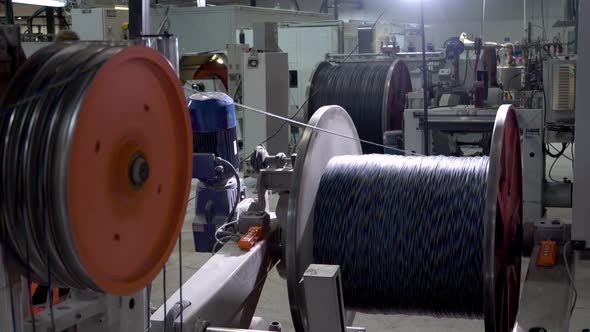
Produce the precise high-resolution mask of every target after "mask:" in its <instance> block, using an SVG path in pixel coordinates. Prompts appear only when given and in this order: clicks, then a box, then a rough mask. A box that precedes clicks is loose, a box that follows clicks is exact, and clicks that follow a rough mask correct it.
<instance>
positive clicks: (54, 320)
mask: <svg viewBox="0 0 590 332" xmlns="http://www.w3.org/2000/svg"><path fill="white" fill-rule="evenodd" d="M3 250H4V249H1V248H0V257H2V263H1V264H0V331H14V332H32V331H53V330H56V331H65V330H68V329H70V328H72V327H77V328H78V330H79V331H84V332H102V331H111V332H117V331H118V332H128V331H130V332H143V331H145V329H146V328H147V311H146V308H147V305H146V299H147V298H146V296H145V294H146V293H145V290H141V291H139V292H137V293H134V294H131V295H128V296H118V295H110V294H104V293H97V292H92V291H85V290H84V291H83V290H76V289H71V291H70V295H69V297H68V299H66V300H65V301H63V302H60V303H59V304H56V305H54V306H53V310H52V309H50V308H47V309H45V310H44V311H41V312H39V313H37V314H35V318H34V324H35V326H33V319H31V317H30V316H29V311H28V310H27V308H28V307H29V301H28V300H27V298H28V296H29V295H28V287H27V282H26V281H25V280H24V279H23V278H22V277H21V275H20V271H19V270H18V266H17V265H16V264H14V262H13V261H12V259H10V257H9V256H8V255H4V252H3ZM13 317H14V320H13Z"/></svg>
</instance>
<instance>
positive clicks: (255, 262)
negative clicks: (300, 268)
mask: <svg viewBox="0 0 590 332" xmlns="http://www.w3.org/2000/svg"><path fill="white" fill-rule="evenodd" d="M271 237H272V235H271ZM269 241H270V240H269V238H267V239H266V240H263V241H261V242H259V243H258V244H256V245H255V246H254V247H253V248H252V249H250V250H249V251H243V250H241V249H239V248H238V246H237V244H236V243H235V242H228V243H227V244H225V245H224V246H223V247H222V248H221V250H219V251H218V252H217V253H216V254H215V255H214V256H213V257H211V258H210V259H209V260H208V261H207V262H206V263H205V264H204V265H203V266H202V267H201V268H200V269H199V270H198V271H197V272H196V273H195V274H193V276H192V277H190V279H189V280H188V281H187V282H185V283H184V284H183V285H182V294H183V300H186V301H188V302H190V305H189V306H188V307H187V308H186V309H185V310H184V311H183V313H182V330H181V327H180V326H181V324H180V323H181V320H180V317H178V318H177V319H176V320H175V322H174V327H175V331H181V332H182V331H193V330H194V328H195V327H198V326H201V327H205V326H208V325H214V326H230V327H239V328H248V327H249V324H250V322H251V320H252V316H253V315H254V309H255V308H256V304H257V303H258V298H259V296H260V292H261V291H262V286H263V285H264V281H265V280H266V276H267V273H268V271H270V269H271V268H272V267H273V266H274V264H275V260H273V259H272V258H271V255H270V252H269V251H270V250H269V249H270V248H269ZM178 301H180V290H177V291H176V292H175V293H174V294H173V295H172V296H171V297H170V298H168V299H167V300H166V308H167V309H170V308H172V307H173V306H174V304H176V303H177V302H178ZM165 315H166V313H165V311H164V305H162V306H161V307H160V308H158V310H157V311H156V312H155V313H154V314H153V315H152V317H151V326H150V328H151V331H153V332H158V331H164V317H165Z"/></svg>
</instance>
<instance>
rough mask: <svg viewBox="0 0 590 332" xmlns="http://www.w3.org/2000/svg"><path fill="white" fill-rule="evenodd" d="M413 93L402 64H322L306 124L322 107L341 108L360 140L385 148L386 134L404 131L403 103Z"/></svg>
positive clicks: (372, 148) (314, 82)
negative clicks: (409, 92)
mask: <svg viewBox="0 0 590 332" xmlns="http://www.w3.org/2000/svg"><path fill="white" fill-rule="evenodd" d="M392 66H393V68H392ZM390 71H392V74H391V76H390V75H388V74H389V73H390ZM388 78H389V79H390V81H388V80H387V79H388ZM410 90H411V81H410V76H409V72H408V69H407V67H406V65H405V64H404V63H403V62H401V61H397V62H392V61H383V62H369V63H367V62H355V63H340V64H332V63H326V64H325V65H324V64H321V65H318V67H317V69H316V73H315V74H314V76H313V78H312V82H311V85H310V89H309V95H310V96H311V97H310V98H309V101H308V108H307V109H308V110H309V112H308V114H307V117H308V119H307V120H309V119H310V118H311V116H312V115H313V113H314V112H315V111H316V110H317V109H318V108H320V107H322V106H326V105H339V106H341V107H342V108H344V109H345V110H346V111H347V112H348V114H349V115H350V117H351V118H352V121H353V122H354V124H355V126H356V128H357V130H358V134H359V138H361V139H363V140H367V141H370V142H373V143H377V144H382V143H383V134H384V131H386V130H400V129H401V128H402V122H403V109H404V106H405V105H404V102H403V100H404V98H405V94H406V93H407V92H408V91H410ZM362 147H363V151H364V152H365V153H382V152H383V149H381V148H378V147H376V146H372V145H369V144H364V143H363V144H362Z"/></svg>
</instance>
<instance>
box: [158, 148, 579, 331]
mask: <svg viewBox="0 0 590 332" xmlns="http://www.w3.org/2000/svg"><path fill="white" fill-rule="evenodd" d="M552 162H553V159H551V158H548V159H547V169H549V167H550V166H551V163H552ZM552 177H553V178H554V179H556V180H558V179H559V180H561V179H563V178H564V177H567V178H569V179H572V167H571V162H570V161H568V160H567V159H565V158H561V159H560V160H558V161H557V163H556V164H555V166H554V169H553V171H552ZM247 183H248V184H250V185H253V182H252V181H247ZM194 184H195V183H193V190H192V192H191V197H192V195H194ZM547 214H548V216H551V217H559V218H562V219H564V220H571V209H550V210H549V211H548V212H547ZM193 215H194V205H193V204H191V205H190V206H189V208H188V210H187V214H186V218H185V223H184V227H183V229H182V235H181V237H182V243H181V244H182V260H183V261H182V280H183V281H186V280H187V279H188V278H189V277H190V276H191V275H192V274H193V273H194V272H195V271H196V270H197V269H198V268H199V267H200V266H201V265H203V264H204V263H205V262H206V261H207V260H208V259H209V258H210V257H211V254H202V253H195V252H194V246H193V235H192V228H191V222H192V216H193ZM178 252H179V251H178V246H177V248H176V250H175V251H174V253H173V254H172V255H171V257H170V259H169V261H168V264H167V268H166V271H167V283H166V285H165V286H166V287H165V290H166V292H167V295H168V296H169V295H170V294H172V293H173V292H174V291H175V290H176V289H177V288H178V287H179V279H180V275H179V266H180V264H179V263H180V262H179V255H178ZM527 266H528V259H524V261H523V278H524V276H525V273H524V272H525V271H526V268H527ZM575 279H576V283H575V285H576V287H577V290H578V301H577V304H576V308H575V310H574V313H573V316H572V320H571V323H570V324H571V326H570V331H572V332H573V331H575V332H581V331H582V330H583V329H586V328H590V261H580V262H578V263H577V266H576V275H575ZM163 286H164V285H163V283H162V276H161V275H160V276H158V278H156V279H155V280H154V282H153V286H152V287H153V288H152V299H151V302H152V304H153V305H155V306H159V305H161V304H162V301H163V298H164V287H163ZM256 316H260V317H263V318H264V319H265V320H266V321H267V322H270V321H272V320H276V321H279V322H281V324H282V325H283V331H293V325H292V321H291V315H290V311H289V300H288V296H287V283H286V281H285V280H283V279H282V278H281V277H280V276H279V275H278V273H277V272H276V269H275V270H273V271H272V272H271V273H270V275H269V276H268V279H267V281H266V284H265V286H264V290H263V292H262V295H261V298H260V301H259V304H258V308H257V310H256ZM354 325H355V326H363V327H366V328H367V331H369V332H378V331H406V332H407V331H410V332H411V331H424V332H430V331H432V332H434V331H437V332H443V331H483V322H482V321H477V320H462V319H437V318H431V317H423V316H404V315H366V314H357V316H356V319H355V321H354Z"/></svg>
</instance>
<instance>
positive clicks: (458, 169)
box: [314, 155, 488, 318]
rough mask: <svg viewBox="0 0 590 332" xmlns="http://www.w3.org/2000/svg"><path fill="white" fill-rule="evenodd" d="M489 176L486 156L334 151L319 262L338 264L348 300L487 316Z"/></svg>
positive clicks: (324, 193) (380, 307) (324, 190)
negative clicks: (485, 241) (346, 153)
mask: <svg viewBox="0 0 590 332" xmlns="http://www.w3.org/2000/svg"><path fill="white" fill-rule="evenodd" d="M487 176H488V158H487V157H464V158H455V157H440V156H439V157H402V156H391V155H364V156H340V157H334V158H333V159H332V160H331V161H330V162H329V163H328V166H327V168H326V170H325V171H324V173H323V175H322V179H321V182H320V185H319V189H318V193H317V196H316V200H315V210H314V261H315V262H316V263H319V264H331V265H340V268H341V270H342V288H343V292H344V301H345V304H346V306H347V307H348V308H351V309H354V310H358V311H369V312H374V311H377V312H381V313H388V312H395V313H411V314H416V313H417V314H426V315H433V316H445V317H466V318H481V317H483V304H484V301H483V287H482V285H483V280H484V273H483V271H482V264H483V261H482V260H483V257H484V249H483V237H484V212H485V206H486V188H487ZM343 206H346V207H347V208H346V209H343V208H342V207H343Z"/></svg>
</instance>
